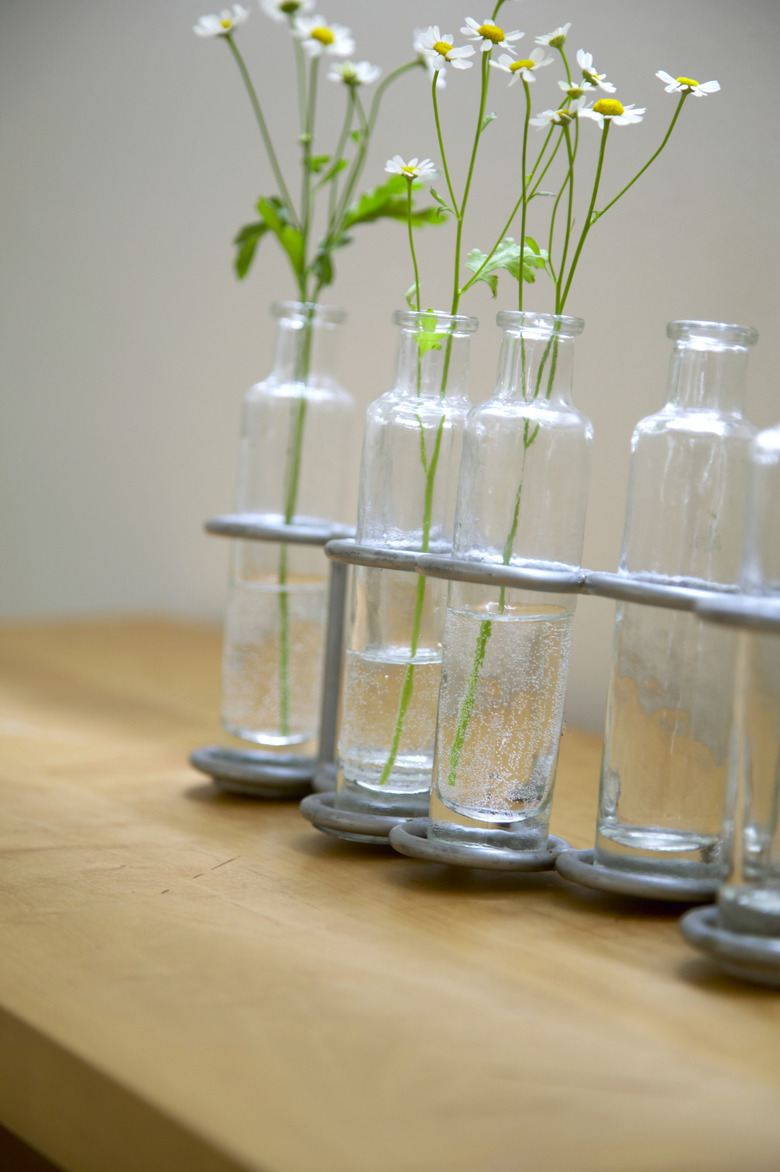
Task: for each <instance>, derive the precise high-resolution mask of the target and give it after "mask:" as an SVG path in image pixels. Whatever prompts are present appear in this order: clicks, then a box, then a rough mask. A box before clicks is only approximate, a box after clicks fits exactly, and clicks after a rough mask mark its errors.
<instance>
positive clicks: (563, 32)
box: [536, 21, 571, 49]
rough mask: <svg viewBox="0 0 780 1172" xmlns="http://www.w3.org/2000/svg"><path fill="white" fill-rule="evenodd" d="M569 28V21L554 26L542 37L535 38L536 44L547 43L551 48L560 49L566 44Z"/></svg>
mask: <svg viewBox="0 0 780 1172" xmlns="http://www.w3.org/2000/svg"><path fill="white" fill-rule="evenodd" d="M570 28H571V21H568V22H567V23H566V24H563V25H561V27H560V28H554V29H553V31H552V32H551V33H545V35H544V36H542V37H537V38H536V43H537V45H549V46H550V48H551V49H562V48H563V46H564V45H565V44H566V36H567V34H568V32H569V29H570Z"/></svg>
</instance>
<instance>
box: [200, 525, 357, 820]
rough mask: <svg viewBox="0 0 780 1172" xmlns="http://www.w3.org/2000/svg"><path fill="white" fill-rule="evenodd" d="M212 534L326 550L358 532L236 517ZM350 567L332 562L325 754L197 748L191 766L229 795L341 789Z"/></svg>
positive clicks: (325, 682)
mask: <svg viewBox="0 0 780 1172" xmlns="http://www.w3.org/2000/svg"><path fill="white" fill-rule="evenodd" d="M205 529H206V532H207V533H211V534H214V535H215V536H217V537H232V538H234V539H235V538H238V539H240V540H241V541H275V542H284V543H286V544H288V545H319V546H325V545H326V544H327V542H329V541H331V540H332V539H333V538H336V537H338V538H344V537H345V536H347V535H348V534H350V533H352V532H353V530H352V529H350V528H349V527H348V526H345V525H334V524H332V523H330V522H326V521H315V520H312V521H311V522H308V521H306V522H299V523H297V524H294V525H286V524H284V523H283V522H281V521H279V520H278V519H277V518H275V517H273V516H267V515H266V514H262V513H233V514H227V515H225V516H219V517H212V518H211V520H209V521H207V522H206V524H205ZM346 588H347V567H346V565H343V564H340V563H338V562H331V563H330V582H329V589H328V619H327V629H326V638H325V666H324V679H323V689H322V709H321V713H320V740H319V753H318V755H317V756H316V757H313V756H304V755H302V754H294V753H273V752H269V751H267V750H263V749H229V748H225V747H223V746H222V745H206V746H204V747H203V748H201V749H196V750H195V751H194V752H193V753H192V754H191V756H190V763H191V764H192V765H193V766H194V767H195V768H196V769H198V770H200V772H201V773H205V774H207V775H208V776H209V777H211V778H213V780H214V782H215V783H216V784H217V786H218V787H219V788H220V789H222V790H225V791H226V792H228V793H233V794H239V795H241V796H243V797H253V798H271V799H273V798H300V797H302V796H303V795H304V794H307V793H309V791H310V790H311V789H312V788H314V789H315V790H320V791H326V790H330V789H334V788H335V785H336V765H335V751H336V722H337V719H338V700H339V684H340V681H341V658H342V645H343V639H344V605H345V601H346Z"/></svg>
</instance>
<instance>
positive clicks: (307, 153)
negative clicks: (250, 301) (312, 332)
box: [300, 57, 320, 301]
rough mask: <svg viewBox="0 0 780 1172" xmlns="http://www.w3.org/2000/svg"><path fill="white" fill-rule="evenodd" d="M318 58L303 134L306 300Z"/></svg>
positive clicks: (314, 60)
mask: <svg viewBox="0 0 780 1172" xmlns="http://www.w3.org/2000/svg"><path fill="white" fill-rule="evenodd" d="M319 67H320V59H319V57H313V58H312V62H311V66H310V68H309V93H308V101H307V105H306V124H305V127H304V131H303V135H302V136H301V137H302V139H303V167H302V171H303V174H302V177H301V234H302V235H303V256H304V264H303V272H302V273H301V275H300V282H301V283H302V289H301V300H302V301H306V300H308V298H307V297H306V273H307V266H306V260H307V258H308V255H309V233H310V231H311V222H312V213H313V206H312V204H313V199H312V194H313V193H312V183H311V166H310V162H311V144H312V141H313V139H314V116H315V113H316V109H317V77H318V73H319Z"/></svg>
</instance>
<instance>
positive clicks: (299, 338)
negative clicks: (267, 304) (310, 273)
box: [271, 302, 346, 386]
mask: <svg viewBox="0 0 780 1172" xmlns="http://www.w3.org/2000/svg"><path fill="white" fill-rule="evenodd" d="M273 313H274V314H275V315H276V317H277V318H278V325H277V330H276V347H275V351H274V361H273V367H272V370H271V378H272V379H273V380H274V381H275V382H279V383H290V382H300V383H304V384H307V385H312V386H313V385H318V384H326V383H329V382H331V381H333V378H334V376H335V368H336V357H337V347H338V329H339V326H340V325H341V323H342V322H343V321H344V319H345V316H346V315H345V314H344V312H343V311H342V310H339V309H333V308H332V307H330V306H322V305H304V304H302V303H299V302H285V303H282V304H281V305H277V306H274V309H273Z"/></svg>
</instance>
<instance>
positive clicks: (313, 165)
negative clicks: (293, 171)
mask: <svg viewBox="0 0 780 1172" xmlns="http://www.w3.org/2000/svg"><path fill="white" fill-rule="evenodd" d="M329 162H330V155H310V156H309V158H308V159H307V166H308V168H309V170H310V171H312V172H313V173H314V174H315V175H319V173H320V171H321V170H322V168H323V167H324V166H325V165H326V164H327V163H329Z"/></svg>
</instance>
